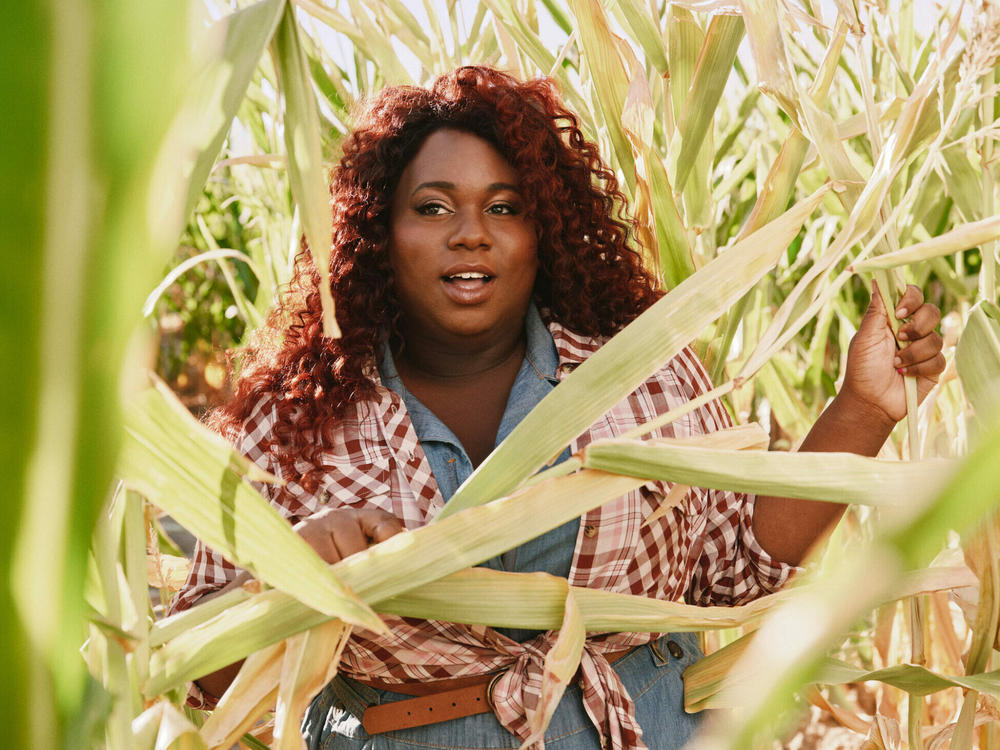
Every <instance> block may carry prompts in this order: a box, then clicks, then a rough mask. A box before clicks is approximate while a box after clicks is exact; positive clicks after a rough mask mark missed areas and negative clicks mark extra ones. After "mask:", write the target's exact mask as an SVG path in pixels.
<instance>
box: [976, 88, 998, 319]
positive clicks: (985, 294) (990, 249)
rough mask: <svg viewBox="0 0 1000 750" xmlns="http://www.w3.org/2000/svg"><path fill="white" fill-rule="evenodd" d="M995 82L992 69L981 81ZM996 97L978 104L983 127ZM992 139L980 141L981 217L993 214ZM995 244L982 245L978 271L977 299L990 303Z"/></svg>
mask: <svg viewBox="0 0 1000 750" xmlns="http://www.w3.org/2000/svg"><path fill="white" fill-rule="evenodd" d="M996 80H997V69H996V68H994V69H993V70H992V71H990V73H988V74H987V75H986V77H985V80H984V81H983V85H984V86H985V87H987V88H992V86H993V85H994V84H995V83H996ZM995 106H996V97H995V96H984V97H983V100H982V102H980V107H981V121H982V123H983V125H984V126H985V125H988V124H989V123H992V122H993V120H994V117H995V116H996V110H995ZM993 150H994V144H993V138H991V137H989V136H987V137H985V138H983V141H982V174H983V185H982V196H983V216H984V217H985V216H993V214H994V191H995V188H996V186H995V182H994V179H993V168H994V167H993ZM996 250H997V243H996V241H995V240H994V241H991V242H987V243H985V244H983V247H982V249H981V251H980V254H981V256H982V258H981V262H982V265H981V266H980V270H979V298H980V299H985V300H989V301H990V302H996V301H997V259H996Z"/></svg>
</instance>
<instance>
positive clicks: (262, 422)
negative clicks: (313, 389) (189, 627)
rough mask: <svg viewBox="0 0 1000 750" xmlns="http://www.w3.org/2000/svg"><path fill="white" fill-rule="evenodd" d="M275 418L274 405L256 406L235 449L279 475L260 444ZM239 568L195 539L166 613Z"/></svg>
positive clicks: (262, 488)
mask: <svg viewBox="0 0 1000 750" xmlns="http://www.w3.org/2000/svg"><path fill="white" fill-rule="evenodd" d="M274 420H275V414H274V409H273V407H270V406H267V405H266V404H261V405H259V406H257V407H255V409H254V411H253V412H252V413H251V415H250V417H249V418H248V419H247V421H246V423H245V424H244V425H243V427H242V429H241V430H240V431H239V432H238V433H237V434H236V435H235V436H234V439H233V441H232V442H233V446H234V447H235V449H236V450H237V451H238V452H239V453H241V454H242V455H244V456H246V457H247V458H248V459H250V460H251V461H252V462H253V463H255V464H256V465H257V466H259V467H261V468H262V469H264V470H265V471H267V472H270V473H271V474H274V475H275V476H279V477H280V475H281V474H280V467H279V466H278V465H277V462H276V461H274V459H273V456H272V455H271V454H270V453H268V452H267V451H265V450H264V449H263V448H262V445H263V444H264V440H265V438H266V437H267V435H268V434H269V433H270V430H271V428H272V427H273V424H274ZM250 484H251V485H252V486H253V487H254V489H256V490H257V491H258V492H259V493H260V494H261V495H263V496H264V498H265V499H267V500H268V502H271V503H272V504H273V503H274V497H273V496H272V493H271V486H270V485H267V484H263V483H261V482H251V483H250ZM238 572H239V569H238V568H237V567H236V566H235V565H233V564H232V563H231V562H229V560H227V559H226V558H224V557H223V556H222V555H221V554H220V553H218V552H216V551H215V550H213V549H212V548H211V547H209V546H207V545H206V544H204V543H203V542H202V541H201V540H200V539H197V540H195V546H194V554H193V555H192V558H191V567H190V568H189V570H188V576H187V580H186V581H185V582H184V585H183V586H182V587H181V589H180V591H178V593H177V596H175V597H174V598H173V599H172V600H171V601H170V605H169V606H168V607H167V615H172V614H176V613H177V612H183V611H184V610H186V609H190V608H191V607H192V606H194V604H196V603H197V602H198V600H199V599H201V598H202V597H203V596H206V595H208V594H211V593H212V592H214V591H218V590H219V589H221V588H223V587H225V586H226V585H227V584H228V583H229V582H230V581H232V580H233V579H234V578H235V577H236V574H237V573H238Z"/></svg>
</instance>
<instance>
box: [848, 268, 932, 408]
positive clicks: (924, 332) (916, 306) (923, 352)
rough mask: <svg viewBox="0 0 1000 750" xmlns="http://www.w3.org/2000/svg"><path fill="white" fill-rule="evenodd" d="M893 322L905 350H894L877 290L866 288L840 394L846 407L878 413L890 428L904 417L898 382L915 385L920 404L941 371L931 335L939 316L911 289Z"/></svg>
mask: <svg viewBox="0 0 1000 750" xmlns="http://www.w3.org/2000/svg"><path fill="white" fill-rule="evenodd" d="M896 317H897V318H898V319H899V320H900V321H905V322H903V323H902V325H900V328H899V339H900V342H901V343H902V344H905V346H903V347H902V348H900V349H897V348H896V341H895V339H894V337H893V335H892V329H891V328H890V327H889V316H888V314H887V313H886V308H885V304H884V302H883V300H882V294H881V291H880V290H879V288H878V286H877V285H876V284H875V283H874V282H873V283H872V301H871V304H870V305H869V306H868V310H867V311H866V312H865V315H864V318H862V320H861V325H860V327H859V328H858V332H857V333H856V334H855V335H854V338H853V339H851V346H850V348H849V349H848V354H847V372H846V374H845V376H844V385H843V387H842V388H841V393H842V394H843V395H845V396H848V397H850V398H851V400H852V401H854V402H856V403H859V404H862V405H867V406H868V407H870V408H872V409H873V410H876V411H880V412H882V413H883V414H884V415H885V417H886V418H887V419H888V420H889V421H891V422H893V423H895V422H898V421H899V420H901V419H902V418H903V417H905V416H906V395H905V391H904V386H903V380H904V376H907V375H912V376H915V377H916V379H917V394H918V396H919V398H920V400H923V398H924V397H925V396H926V395H927V393H928V392H929V391H930V389H931V388H933V387H934V384H935V383H936V382H937V379H938V376H939V375H940V374H941V373H942V371H944V366H945V361H944V355H943V354H942V353H941V347H942V345H943V343H944V341H943V339H942V338H941V335H940V334H939V333H938V332H937V331H936V330H935V328H936V327H937V325H938V323H939V322H940V321H941V311H940V310H939V309H938V308H937V307H936V306H934V305H932V304H930V303H927V302H924V296H923V293H922V292H921V291H920V289H919V288H918V287H916V286H913V285H912V284H911V285H909V286H908V287H907V288H906V292H905V293H904V294H903V298H902V299H901V300H900V301H899V304H898V305H897V306H896Z"/></svg>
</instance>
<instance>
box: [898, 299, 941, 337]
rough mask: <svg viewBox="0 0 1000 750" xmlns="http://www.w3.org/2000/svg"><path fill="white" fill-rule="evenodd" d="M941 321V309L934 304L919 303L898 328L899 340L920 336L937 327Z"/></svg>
mask: <svg viewBox="0 0 1000 750" xmlns="http://www.w3.org/2000/svg"><path fill="white" fill-rule="evenodd" d="M940 322H941V310H940V309H938V307H937V306H936V305H930V304H927V305H921V306H920V307H918V308H917V310H916V312H914V313H913V315H912V316H911V317H910V319H909V320H908V321H907V322H906V324H905V325H902V326H900V328H899V339H900V341H913V340H915V339H919V338H922V337H924V336H926V335H927V334H929V333H930V332H931V331H933V330H934V329H935V328H937V325H938V323H940Z"/></svg>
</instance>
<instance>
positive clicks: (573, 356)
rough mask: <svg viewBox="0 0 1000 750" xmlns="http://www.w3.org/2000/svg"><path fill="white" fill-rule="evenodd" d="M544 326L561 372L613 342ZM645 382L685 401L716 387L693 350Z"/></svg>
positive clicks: (548, 321) (684, 351) (549, 324)
mask: <svg viewBox="0 0 1000 750" xmlns="http://www.w3.org/2000/svg"><path fill="white" fill-rule="evenodd" d="M543 318H544V312H543ZM545 322H546V325H547V327H548V329H549V333H551V334H552V340H553V342H554V343H555V345H556V351H557V352H558V354H559V366H560V368H561V369H566V370H572V369H573V368H575V367H576V366H577V365H580V364H582V363H583V362H585V361H586V360H587V359H589V358H590V357H591V356H592V355H593V354H595V353H596V352H597V351H599V350H600V349H601V348H602V347H603V346H604V345H605V344H607V343H608V342H609V341H610V340H611V338H612V337H610V336H588V335H586V334H582V333H577V332H576V331H574V330H572V329H570V328H567V327H566V326H564V325H562V324H561V323H558V322H556V321H554V320H551V319H545ZM645 382H646V384H648V385H655V384H661V385H664V386H667V387H670V388H672V389H675V390H677V391H678V392H679V393H680V394H681V395H683V396H685V397H686V398H694V397H696V396H697V395H699V394H701V393H704V392H706V391H710V390H711V389H712V387H713V386H712V382H711V380H710V378H709V377H708V373H707V372H706V370H705V367H704V365H703V364H702V363H701V360H700V359H699V358H698V355H697V354H695V352H694V350H693V349H692V348H691V347H690V346H685V347H684V348H683V349H681V351H679V352H678V353H677V354H675V355H674V356H673V357H671V358H670V360H668V361H667V362H666V363H665V364H664V365H663V366H661V367H660V368H659V369H657V370H655V371H654V372H653V373H652V374H650V376H649V377H648V378H647V380H646V381H645Z"/></svg>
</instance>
